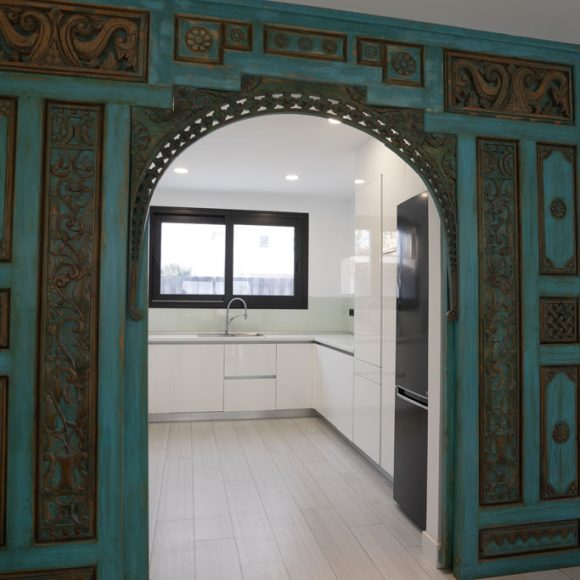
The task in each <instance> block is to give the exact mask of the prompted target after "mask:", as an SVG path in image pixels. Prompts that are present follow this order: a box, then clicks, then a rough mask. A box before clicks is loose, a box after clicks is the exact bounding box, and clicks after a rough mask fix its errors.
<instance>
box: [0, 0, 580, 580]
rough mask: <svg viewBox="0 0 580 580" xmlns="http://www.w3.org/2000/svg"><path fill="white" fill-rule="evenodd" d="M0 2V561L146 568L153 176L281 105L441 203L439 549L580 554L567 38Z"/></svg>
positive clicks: (96, 571) (114, 570)
mask: <svg viewBox="0 0 580 580" xmlns="http://www.w3.org/2000/svg"><path fill="white" fill-rule="evenodd" d="M0 16H1V17H2V22H3V23H4V24H3V26H2V27H0V49H1V50H0V577H1V578H28V579H33V578H47V577H57V578H63V579H64V578H77V579H85V578H87V579H88V578H99V579H100V580H105V579H106V580H111V579H119V580H120V579H123V580H133V579H135V580H143V579H146V578H147V577H148V569H147V560H148V558H147V546H148V542H147V321H146V317H144V316H141V315H140V311H141V312H144V311H145V309H146V304H147V296H146V293H147V268H146V260H145V252H144V251H143V248H144V247H145V244H146V238H147V232H146V218H147V208H148V202H149V199H150V194H151V192H152V190H153V189H154V186H155V183H156V180H157V179H158V178H159V176H160V175H161V174H162V172H163V170H164V168H165V167H166V166H167V162H168V161H169V160H171V159H172V158H173V157H174V156H175V155H176V154H178V152H179V151H180V150H181V149H182V148H183V147H185V146H186V145H187V144H188V143H191V142H193V141H195V140H196V139H197V138H199V137H200V136H203V134H207V133H209V132H210V131H211V130H216V129H218V128H219V127H220V126H223V125H224V124H226V123H227V122H230V121H234V120H239V119H241V118H243V117H244V116H248V115H250V114H252V115H257V114H275V113H276V111H277V110H278V111H279V110H284V111H285V112H287V110H285V109H287V108H289V107H290V108H292V107H294V110H296V111H297V110H301V112H307V113H309V114H316V115H320V116H330V115H337V116H340V118H342V119H343V121H344V122H347V123H349V124H351V125H353V126H356V127H358V128H359V129H361V130H365V131H366V132H367V133H369V134H373V135H374V136H376V137H377V138H379V139H380V140H382V141H383V142H384V143H385V144H386V145H387V146H389V147H390V148H391V149H392V150H394V151H395V152H396V153H397V154H399V155H401V156H402V157H403V158H404V159H405V160H406V161H408V162H409V163H411V164H412V165H413V166H414V167H415V168H416V169H417V171H418V172H419V173H420V174H421V175H422V177H423V178H424V180H425V182H426V184H427V186H428V187H429V189H430V191H431V193H432V194H433V195H434V198H435V199H436V201H437V203H438V207H439V210H440V213H441V216H442V218H443V224H444V229H445V232H446V238H445V247H444V256H445V267H446V273H447V274H448V279H449V288H450V301H449V302H450V304H449V306H450V310H451V316H450V320H449V321H448V323H447V328H446V347H447V359H446V361H445V362H446V364H445V381H444V383H445V384H444V415H443V418H444V430H445V437H444V441H445V445H444V447H445V450H444V466H443V467H444V468H443V472H444V482H443V488H444V506H443V507H444V509H443V512H444V534H443V552H444V557H445V559H446V562H447V563H448V564H449V565H450V566H452V568H453V570H454V572H455V574H456V576H457V577H458V578H460V579H465V580H467V579H472V578H478V577H483V576H490V575H500V574H508V573H512V572H525V571H530V570H540V569H548V568H555V567H562V566H572V565H580V537H579V525H580V496H579V488H578V481H577V480H578V449H579V445H578V424H579V421H578V416H577V413H574V412H573V411H571V410H570V408H571V405H576V406H577V403H578V400H579V397H578V392H577V390H578V379H577V377H578V366H579V365H580V333H579V332H578V324H579V322H578V310H579V297H580V276H579V273H580V272H579V270H578V268H579V263H578V262H579V261H578V255H577V254H578V219H579V214H578V212H579V204H578V201H577V196H578V163H579V162H578V153H577V148H578V144H579V141H580V130H579V127H578V106H579V99H580V96H579V95H580V91H579V87H578V82H579V81H578V79H579V78H580V74H579V70H580V68H579V67H580V50H579V49H578V47H577V46H571V45H563V44H557V43H552V42H544V41H537V40H529V39H522V38H514V37H509V36H503V35H496V34H487V33H477V32H473V31H466V30H460V29H454V28H450V27H444V26H433V25H422V24H418V23H411V22H403V21H399V20H393V19H385V18H377V17H369V16H365V15H360V14H353V13H344V12H338V11H331V10H322V9H314V8H306V7H301V6H295V5H284V4H276V3H270V2H262V1H258V0H247V1H246V0H244V1H241V0H240V1H234V0H230V1H229V2H225V1H220V0H213V1H211V2H209V1H207V2H203V1H196V0H188V1H186V0H168V1H166V2H162V3H160V2H158V1H157V0H131V1H129V2H123V3H121V2H116V3H115V2H111V3H109V4H107V5H102V4H100V5H99V6H93V5H91V4H90V3H89V2H83V1H78V2H77V3H74V4H72V3H67V2H61V3H58V2H57V3H55V2H51V3H45V2H42V1H38V0H25V1H20V2H10V1H9V0H0ZM280 98H282V101H283V105H282V107H281V108H278V109H276V105H277V104H279V103H280V101H276V99H280ZM261 100H262V101H263V102H264V103H265V104H264V107H263V108H262V109H261V108H260V102H261ZM313 103H314V104H313ZM245 111H247V113H245ZM214 121H215V123H214ZM191 123H193V124H194V125H190V124H191ZM389 137H390V140H389ZM186 138H188V139H189V142H188V141H187V140H186ZM182 142H183V143H182ZM564 231H565V232H566V235H562V232H564Z"/></svg>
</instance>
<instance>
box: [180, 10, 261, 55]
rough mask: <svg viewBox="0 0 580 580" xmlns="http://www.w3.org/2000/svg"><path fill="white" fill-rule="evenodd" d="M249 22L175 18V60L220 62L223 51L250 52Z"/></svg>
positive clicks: (205, 18) (250, 35)
mask: <svg viewBox="0 0 580 580" xmlns="http://www.w3.org/2000/svg"><path fill="white" fill-rule="evenodd" d="M252 48H253V27H252V23H251V22H240V21H236V20H218V19H214V18H207V17H205V16H185V15H179V16H176V17H175V56H174V58H175V60H177V61H182V62H192V63H198V64H214V65H221V64H223V62H224V50H237V51H244V52H245V51H251V50H252Z"/></svg>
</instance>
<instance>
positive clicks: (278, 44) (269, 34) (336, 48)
mask: <svg viewBox="0 0 580 580" xmlns="http://www.w3.org/2000/svg"><path fill="white" fill-rule="evenodd" d="M347 42H348V39H347V36H346V34H342V33H339V32H328V31H326V30H310V29H308V28H294V27H288V26H284V27H283V26H277V25H273V24H265V25H264V52H266V53H267V54H277V55H280V56H294V57H299V58H310V59H315V60H331V61H337V62H346V50H347Z"/></svg>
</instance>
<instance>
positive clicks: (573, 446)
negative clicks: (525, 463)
mask: <svg viewBox="0 0 580 580" xmlns="http://www.w3.org/2000/svg"><path fill="white" fill-rule="evenodd" d="M541 391H542V395H541V406H540V415H541V459H542V462H541V472H540V496H541V498H542V499H544V500H547V499H562V498H572V497H577V496H578V368H577V367H576V366H568V367H542V369H541Z"/></svg>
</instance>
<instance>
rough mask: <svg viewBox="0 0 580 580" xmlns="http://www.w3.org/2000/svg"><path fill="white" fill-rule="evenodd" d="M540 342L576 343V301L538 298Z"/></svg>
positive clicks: (571, 299)
mask: <svg viewBox="0 0 580 580" xmlns="http://www.w3.org/2000/svg"><path fill="white" fill-rule="evenodd" d="M540 342H542V343H544V344H558V343H559V344H569V343H575V342H578V301H577V299H576V298H540Z"/></svg>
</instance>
